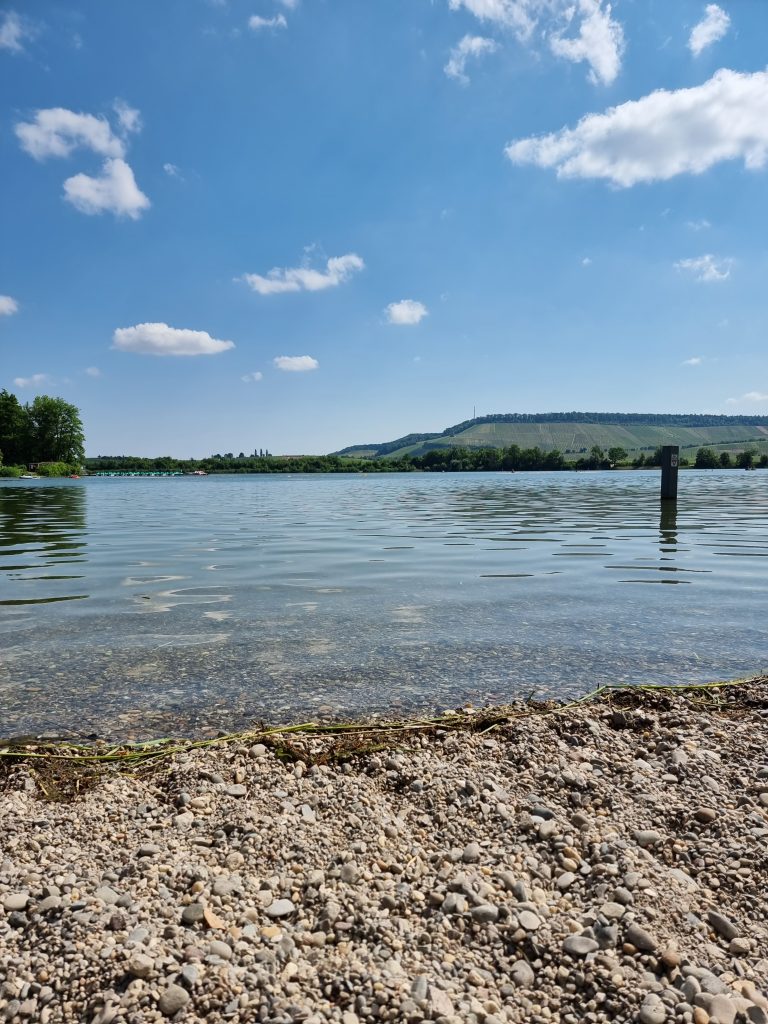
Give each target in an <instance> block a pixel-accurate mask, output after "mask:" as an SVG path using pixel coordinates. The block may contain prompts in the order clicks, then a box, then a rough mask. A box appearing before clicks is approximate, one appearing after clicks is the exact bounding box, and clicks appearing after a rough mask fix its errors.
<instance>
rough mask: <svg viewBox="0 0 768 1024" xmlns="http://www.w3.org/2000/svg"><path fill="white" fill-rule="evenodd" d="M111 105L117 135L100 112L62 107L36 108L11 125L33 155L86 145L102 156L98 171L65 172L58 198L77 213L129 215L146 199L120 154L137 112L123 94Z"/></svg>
mask: <svg viewBox="0 0 768 1024" xmlns="http://www.w3.org/2000/svg"><path fill="white" fill-rule="evenodd" d="M114 108H115V113H116V115H117V120H118V125H119V130H120V132H121V133H122V135H123V137H122V138H121V137H120V136H119V135H116V134H115V133H114V132H113V131H112V127H111V126H110V124H109V122H108V121H107V119H106V118H104V117H95V116H94V115H93V114H80V113H76V112H75V111H73V110H66V109H65V108H64V107H51V108H49V109H47V110H38V111H37V112H36V113H35V116H34V119H33V120H32V121H20V122H19V123H18V124H17V125H15V126H14V131H15V132H16V136H17V138H18V140H19V142H20V143H21V148H22V149H23V150H25V152H27V153H29V155H30V156H32V157H34V158H35V160H46V159H47V158H48V157H67V156H69V155H70V154H71V153H72V152H73V151H74V150H75V149H89V150H91V151H92V152H94V153H98V154H99V155H100V156H103V157H106V159H105V161H104V163H103V165H102V168H101V173H100V174H99V175H97V176H95V177H94V176H91V175H89V174H75V175H74V176H73V177H71V178H67V180H66V181H65V182H64V198H65V199H66V200H67V202H69V203H72V205H73V206H74V207H75V208H76V209H78V210H80V212H81V213H91V214H93V213H105V212H110V213H114V214H115V215H117V216H120V217H130V218H131V219H132V220H135V219H136V218H137V217H139V216H141V214H142V212H143V211H144V210H146V209H148V208H149V206H150V202H149V199H148V198H147V197H146V196H145V195H144V193H143V192H142V191H141V190H140V189H139V187H138V185H137V184H136V179H135V178H134V176H133V171H132V169H131V167H130V166H129V165H128V164H127V163H126V162H125V160H124V157H125V153H126V143H125V136H128V135H130V134H132V133H133V132H138V131H140V130H141V115H140V113H139V111H138V110H136V109H135V108H134V107H130V106H128V104H127V103H125V102H124V101H123V100H116V101H115V104H114Z"/></svg>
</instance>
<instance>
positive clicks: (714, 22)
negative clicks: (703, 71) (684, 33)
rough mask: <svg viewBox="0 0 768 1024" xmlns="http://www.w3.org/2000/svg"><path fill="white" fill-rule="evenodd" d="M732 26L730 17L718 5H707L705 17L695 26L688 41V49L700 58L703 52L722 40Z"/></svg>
mask: <svg viewBox="0 0 768 1024" xmlns="http://www.w3.org/2000/svg"><path fill="white" fill-rule="evenodd" d="M730 24H731V19H730V17H729V16H728V15H727V14H726V12H725V11H724V10H723V9H722V7H718V6H717V4H707V6H706V7H705V9H704V17H703V18H702V19H701V21H700V22H699V23H698V24H697V25H694V26H693V29H692V30H691V35H690V38H689V40H688V49H689V50H690V51H691V53H692V54H693V55H694V57H698V55H699V54H700V53H701V51H702V50H706V48H707V47H708V46H711V45H712V44H713V43H716V42H717V41H718V39H722V38H723V36H724V35H725V33H726V32H727V31H728V27H729V25H730Z"/></svg>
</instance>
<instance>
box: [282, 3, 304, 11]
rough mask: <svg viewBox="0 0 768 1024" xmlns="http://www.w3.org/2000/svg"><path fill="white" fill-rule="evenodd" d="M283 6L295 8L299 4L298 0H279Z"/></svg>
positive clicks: (290, 8)
mask: <svg viewBox="0 0 768 1024" xmlns="http://www.w3.org/2000/svg"><path fill="white" fill-rule="evenodd" d="M280 3H281V4H282V5H283V7H287V8H288V10H289V11H293V10H295V8H297V7H298V6H299V0H280Z"/></svg>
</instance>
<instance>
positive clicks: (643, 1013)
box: [637, 992, 667, 1024]
mask: <svg viewBox="0 0 768 1024" xmlns="http://www.w3.org/2000/svg"><path fill="white" fill-rule="evenodd" d="M637 1019H638V1020H639V1021H640V1024H664V1021H665V1020H666V1019H667V1008H666V1006H665V1005H664V1003H662V1001H661V1000H660V999H659V997H658V996H657V995H656V994H655V993H654V992H651V993H649V994H648V995H647V996H646V997H645V999H644V1000H643V1002H642V1004H641V1006H640V1013H639V1014H638V1017H637Z"/></svg>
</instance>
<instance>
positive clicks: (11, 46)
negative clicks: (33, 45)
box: [0, 11, 35, 53]
mask: <svg viewBox="0 0 768 1024" xmlns="http://www.w3.org/2000/svg"><path fill="white" fill-rule="evenodd" d="M34 34H35V33H34V31H33V30H32V28H31V27H30V26H29V24H28V23H27V22H26V21H22V19H21V18H20V17H19V16H18V14H17V13H16V11H6V13H5V14H4V15H3V16H2V18H0V50H10V51H11V53H21V51H22V50H23V49H24V47H23V45H22V40H24V39H31V38H32V37H33V36H34Z"/></svg>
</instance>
